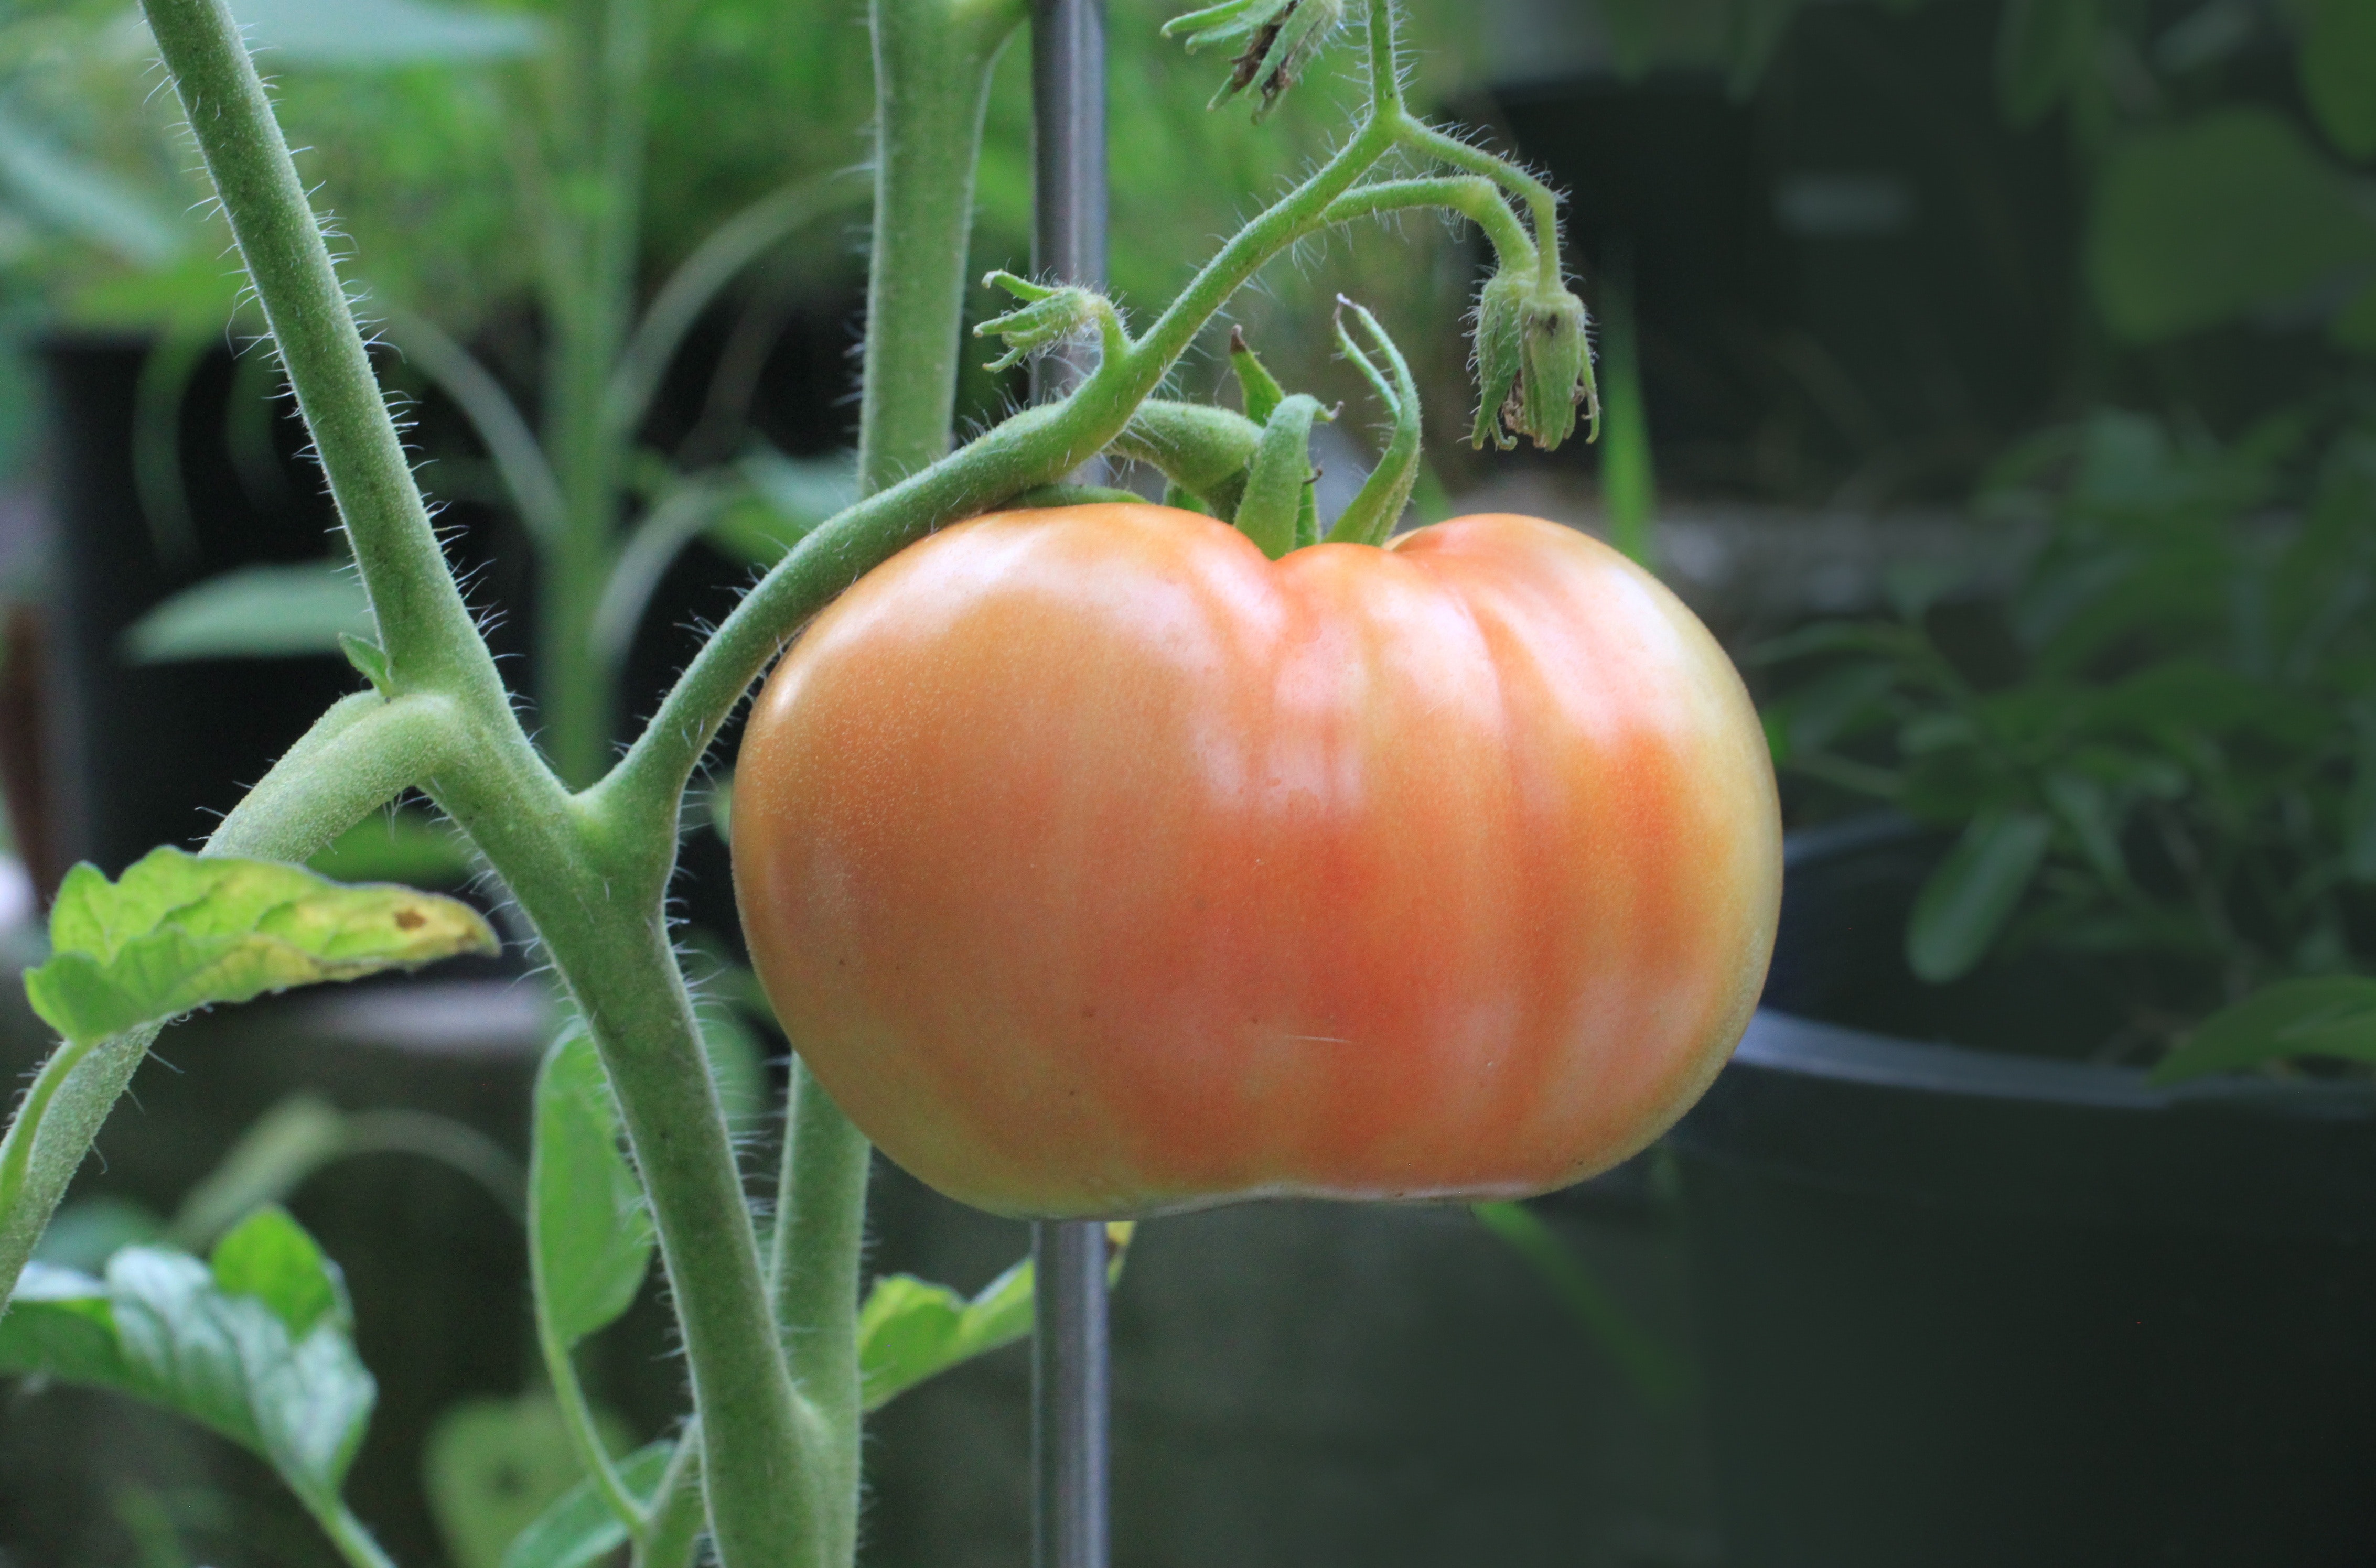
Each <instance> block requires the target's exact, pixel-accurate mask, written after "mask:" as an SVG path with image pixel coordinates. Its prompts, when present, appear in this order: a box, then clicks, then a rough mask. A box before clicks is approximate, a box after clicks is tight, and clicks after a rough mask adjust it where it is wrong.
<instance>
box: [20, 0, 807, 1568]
mask: <svg viewBox="0 0 2376 1568" xmlns="http://www.w3.org/2000/svg"><path fill="white" fill-rule="evenodd" d="M620 3H621V4H623V5H626V4H634V3H638V0H620ZM147 9H148V18H149V21H150V26H151V28H152V30H154V32H155V33H156V36H157V40H158V43H159V46H160V50H161V51H162V52H163V53H164V56H165V61H166V65H167V66H168V68H169V69H170V70H171V72H172V76H173V78H174V83H175V89H176V90H177V91H178V92H179V93H180V95H181V97H182V101H183V103H184V107H185V108H186V109H187V111H188V113H189V118H190V122H191V125H192V127H193V129H194V130H195V132H196V136H197V139H198V144H199V148H200V149H201V151H202V152H203V153H204V154H205V156H206V160H207V164H208V172H209V173H210V174H211V175H212V176H213V179H214V182H215V186H216V189H217V190H218V192H220V195H221V196H222V200H223V206H224V208H225V210H226V212H227V213H228V215H229V217H230V219H231V222H232V232H233V234H234V235H235V236H237V238H238V240H239V243H240V248H241V251H242V253H243V255H244V256H245V258H246V259H247V262H248V265H249V270H250V273H251V276H252V277H253V278H254V280H255V286H256V291H257V293H258V295H259V296H260V298H261V300H262V302H263V305H264V309H265V313H266V317H267V321H268V322H269V323H270V324H271V326H272V327H273V330H274V333H275V336H276V339H277V341H278V343H279V349H280V351H281V355H282V359H283V361H284V362H285V363H286V365H287V366H288V369H289V373H290V377H291V382H292V383H293V385H294V386H295V387H296V389H297V394H298V399H299V404H300V408H301V410H303V413H304V415H305V418H306V422H307V424H308V426H309V428H310V429H311V431H312V433H313V435H314V440H315V447H316V449H317V451H318V452H319V453H320V456H321V460H322V465H323V468H324V469H325V471H326V472H327V475H328V477H329V481H330V488H331V492H332V493H333V495H334V496H335V497H336V498H337V500H338V502H339V512H340V516H341V517H343V519H344V520H345V522H346V524H347V528H348V530H349V533H350V537H351V538H352V540H353V543H354V551H355V557H356V560H357V562H358V563H359V564H360V565H361V567H362V575H363V580H364V583H365V585H366V587H367V588H368V589H369V590H370V593H371V596H372V602H373V608H374V612H375V613H376V615H377V618H378V621H379V626H380V632H381V636H382V638H383V640H384V642H385V644H386V655H387V663H388V666H389V671H390V676H389V681H390V684H391V685H392V686H393V687H394V688H396V689H397V690H398V691H400V692H406V693H410V692H415V691H422V692H424V693H425V694H430V695H442V696H443V697H444V698H446V699H447V700H450V701H451V702H452V704H453V706H454V707H455V709H456V715H455V718H456V722H455V726H454V728H455V729H456V730H457V731H459V733H458V734H457V735H456V736H455V737H454V744H453V746H452V748H451V751H450V753H449V754H445V755H441V756H440V757H439V758H438V759H437V760H436V762H435V765H434V767H433V768H432V770H431V771H430V773H429V774H428V776H427V777H426V778H422V780H421V782H422V785H423V787H424V788H426V789H427V790H429V791H430V793H431V794H432V795H433V796H434V798H435V799H436V800H437V801H438V802H439V803H440V804H441V805H443V806H445V807H446V810H448V811H449V812H450V813H451V814H453V815H454V817H455V819H456V820H457V822H459V823H460V824H461V826H462V827H463V828H464V830H465V831H466V832H468V833H469V835H470V837H471V839H472V841H473V842H474V843H475V844H476V845H477V846H478V847H479V849H481V851H482V852H483V853H485V854H486V856H487V858H488V860H489V861H491V862H492V863H493V865H494V867H495V869H496V871H497V872H498V873H501V874H502V876H503V877H504V879H505V882H506V883H507V884H508V885H510V887H511V888H512V890H513V891H514V892H515V894H516V895H517V897H518V898H519V900H520V903H521V905H522V907H523V908H524V909H526V911H527V913H528V915H529V919H530V920H532V921H534V922H535V923H536V926H537V929H538V931H539V932H540V933H541V935H542V936H543V938H544V939H545V941H546V943H547V944H548V946H549V947H550V949H551V951H552V956H553V958H554V960H555V963H556V966H557V967H558V968H559V969H560V970H561V972H562V975H563V977H564V980H566V981H567V982H568V985H569V988H570V991H571V993H572V996H573V999H574V1000H575V1001H576V1004H577V1006H578V1008H579V1010H580V1012H581V1013H582V1015H583V1016H584V1017H585V1019H586V1021H587V1023H588V1027H589V1029H590V1030H591V1032H592V1034H593V1036H594V1039H595V1041H596V1043H597V1044H598V1045H599V1046H600V1048H601V1051H602V1056H603V1063H604V1065H605V1067H606V1068H607V1069H608V1070H609V1072H610V1074H611V1077H612V1085H613V1087H614V1088H615V1089H616V1090H617V1092H618V1096H619V1100H620V1106H621V1110H622V1111H623V1113H624V1120H625V1122H626V1124H627V1129H628V1134H629V1138H630V1140H631V1142H632V1144H633V1146H634V1149H635V1154H636V1162H637V1164H638V1166H639V1168H640V1169H641V1170H643V1172H644V1175H645V1180H646V1182H647V1187H648V1189H649V1192H650V1194H651V1198H652V1210H653V1218H654V1227H655V1229H656V1230H657V1231H658V1232H659V1241H660V1250H661V1255H662V1257H663V1259H664V1260H665V1262H666V1264H667V1266H668V1270H669V1276H670V1281H671V1286H672V1288H673V1290H674V1294H675V1300H676V1304H677V1309H678V1316H679V1321H680V1323H681V1324H682V1325H683V1331H684V1343H685V1351H686V1360H687V1363H688V1365H689V1367H690V1370H691V1372H692V1375H693V1384H694V1390H695V1399H696V1401H697V1402H698V1404H699V1406H700V1409H701V1414H702V1420H703V1430H704V1431H705V1432H706V1433H707V1436H708V1446H707V1448H706V1449H705V1460H706V1462H705V1464H704V1465H703V1469H702V1474H703V1483H704V1491H705V1492H706V1494H707V1500H708V1504H709V1515H710V1522H711V1526H712V1529H713V1534H714V1538H715V1541H716V1544H717V1548H718V1552H719V1558H720V1560H721V1562H723V1563H724V1564H726V1568H760V1565H763V1564H764V1565H766V1568H778V1565H781V1564H786V1563H790V1564H794V1565H797V1568H823V1564H825V1563H826V1562H827V1561H829V1560H828V1558H827V1557H826V1555H825V1554H824V1552H823V1551H822V1550H821V1546H820V1541H819V1539H818V1536H817V1533H816V1532H817V1529H818V1520H819V1518H820V1517H821V1515H822V1514H823V1513H824V1510H822V1509H820V1508H819V1507H818V1506H816V1500H815V1498H814V1495H813V1492H812V1491H811V1487H810V1484H809V1478H810V1476H811V1475H812V1474H813V1473H814V1467H813V1466H812V1465H811V1464H810V1462H809V1461H810V1456H811V1455H813V1454H814V1450H815V1447H816V1441H815V1431H814V1417H813V1415H812V1413H811V1412H809V1411H808V1410H807V1409H805V1408H803V1407H802V1402H801V1400H800V1398H799V1396H798V1395H797V1394H796V1392H795V1391H794V1389H793V1387H792V1381H791V1377H790V1372H789V1370H788V1369H787V1367H786V1365H785V1362H784V1358H783V1352H782V1348H781V1346H780V1343H779V1341H778V1337H777V1334H776V1328H775V1318H774V1313H773V1311H772V1304H771V1302H770V1300H769V1296H768V1292H767V1289H766V1280H765V1277H764V1275H763V1272H762V1270H761V1267H760V1263H759V1249H758V1242H757V1237H756V1236H755V1234H754V1231H753V1229H752V1227H751V1223H750V1218H749V1216H748V1214H747V1213H746V1212H745V1210H744V1207H743V1191H742V1183H741V1177H740V1174H739V1172H738V1171H737V1170H736V1168H735V1164H734V1158H733V1151H732V1149H731V1146H730V1145H729V1143H728V1140H727V1134H726V1128H725V1123H724V1119H723V1117H722V1116H721V1115H720V1114H719V1110H718V1106H717V1102H716V1095H715V1093H714V1091H713V1090H712V1088H711V1087H710V1080H709V1075H708V1071H707V1063H706V1062H705V1060H704V1058H703V1055H702V1052H701V1048H700V1044H699V1036H698V1033H697V1031H696V1029H695V1024H694V1019H693V1013H692V1006H691V1003H690V1000H689V998H688V997H687V996H686V993H685V990H684V984H683V977H682V976H681V974H680V973H679V971H678V969H677V967H676V961H675V955H674V953H673V952H672V951H671V947H670V944H669V941H668V935H667V920H666V915H665V911H664V909H663V903H662V900H663V896H664V894H665V891H666V885H667V879H668V872H669V869H670V867H671V864H672V862H673V859H674V853H673V851H674V830H675V820H676V811H675V802H674V801H673V800H671V802H668V804H667V806H666V808H665V810H664V811H663V812H662V813H661V814H659V816H658V817H656V818H647V819H646V820H643V821H639V822H637V823H636V824H634V825H632V826H633V827H634V828H641V829H646V830H647V832H646V833H645V834H644V835H643V836H642V837H636V835H635V834H633V833H632V832H628V833H625V834H624V835H623V833H622V831H621V828H622V825H620V824H618V823H616V822H614V821H612V820H610V819H608V818H605V817H603V816H602V815H600V814H598V813H596V812H594V811H593V810H591V809H590V808H589V807H588V804H587V803H586V802H583V801H580V800H576V799H573V798H572V797H571V796H569V794H568V793H567V792H566V791H565V790H564V789H563V788H562V786H561V784H560V782H559V781H558V780H557V779H556V778H554V777H553V775H552V772H551V771H550V770H549V769H547V768H546V766H544V764H543V763H542V762H541V760H540V759H539V758H538V757H537V756H536V754H534V752H533V751H532V749H531V748H530V747H529V744H528V742H527V738H526V736H525V735H524V734H523V733H522V732H521V731H520V730H519V727H518V725H517V722H516V721H515V720H514V719H513V718H512V714H511V710H510V707H509V703H508V699H507V698H506V696H505V692H504V689H503V685H502V683H501V681H500V680H499V679H498V678H497V676H496V673H495V670H494V663H493V659H492V658H491V657H490V656H489V654H488V652H487V649H486V647H485V645H484V644H483V643H482V642H481V641H480V639H479V637H478V635H477V631H476V629H475V627H474V626H473V625H472V624H471V621H470V617H469V612H468V611H467V610H466V609H465V608H464V606H463V603H462V600H461V595H460V593H459V591H458V590H457V588H456V587H455V584H454V580H453V578H452V576H451V575H450V574H449V573H448V572H447V571H446V564H445V561H444V559H443V558H442V556H441V554H440V552H439V551H438V548H437V543H436V539H435V536H434V534H433V533H432V531H431V529H430V526H429V519H428V516H427V513H426V510H425V509H424V508H423V507H422V504H421V499H420V494H419V493H418V491H416V490H415V489H414V488H413V485H412V481H411V475H410V470H409V469H408V467H407V465H406V463H405V460H404V454H403V450H402V448H401V446H400V445H399V444H398V440H397V436H396V431H395V427H394V425H393V424H392V423H391V422H389V420H388V418H387V414H386V410H385V409H384V408H383V407H382V406H381V403H380V399H379V391H378V387H377V386H376V385H375V383H374V380H373V378H372V374H371V366H370V362H369V361H368V359H367V358H366V356H365V354H364V352H363V347H362V339H361V337H360V336H359V335H358V334H357V333H356V331H355V329H354V323H353V319H352V316H351V315H350V312H349V310H348V308H347V303H346V299H345V296H344V294H343V293H342V292H341V291H340V289H339V281H338V277H337V274H336V273H335V271H334V270H333V269H332V267H331V265H330V259H329V255H328V252H327V249H326V248H325V247H324V245H323V244H322V239H321V235H320V233H319V232H318V231H317V229H316V228H315V223H314V219H313V214H312V212H311V210H310V209H309V208H308V207H307V205H306V202H305V198H304V193H303V189H302V188H301V187H300V186H299V184H298V181H297V175H296V171H295V170H294V168H293V167H292V166H291V163H290V160H289V154H288V148H287V145H286V143H285V142H284V141H283V140H282V138H281V136H280V133H279V127H278V126H277V125H275V124H274V123H273V119H272V113H271V108H270V105H269V103H268V102H267V100H266V97H265V94H264V89H263V87H262V84H261V83H260V82H258V80H257V79H256V76H255V69H254V67H253V66H252V65H250V63H249V61H248V59H247V55H246V53H245V50H244V47H243V45H242V44H241V42H240V39H239V34H238V30H237V26H236V24H235V23H234V22H233V20H232V17H231V15H230V13H229V12H228V11H227V10H226V9H225V8H224V6H222V4H221V0H147ZM614 150H615V149H614ZM594 385H595V389H596V391H597V393H598V394H599V392H600V383H599V382H596V383H595V384H594ZM391 706H392V705H391ZM284 766H285V767H293V766H294V764H293V761H292V763H291V764H284ZM276 771H279V770H276ZM304 771H305V772H306V773H307V774H308V776H309V778H325V779H327V783H326V784H325V787H326V788H330V789H333V790H337V789H344V788H346V787H347V781H346V780H345V779H343V778H339V777H338V773H339V770H338V769H337V768H335V767H334V766H332V761H331V759H329V758H327V757H325V756H315V757H313V758H310V759H308V760H307V763H306V766H305V769H304ZM243 814H245V815H246V817H247V820H249V821H251V822H258V823H259V825H260V826H269V823H268V821H262V820H260V819H259V817H258V815H257V814H255V813H249V812H248V811H247V808H242V812H241V813H234V814H233V818H232V822H227V823H226V824H225V825H224V826H225V829H226V831H227V833H228V831H229V830H230V829H231V828H232V826H233V825H234V824H235V823H237V822H239V821H240V819H241V817H242V816H243ZM314 820H318V817H317V818H315V819H314ZM315 847H318V846H315ZM259 849H260V850H261V851H262V852H266V853H271V852H274V846H273V845H272V844H271V842H270V839H269V836H268V835H267V837H266V838H265V839H264V840H262V841H260V842H258V843H256V845H255V848H253V849H250V852H257V850H259ZM279 852H283V853H286V852H288V851H287V850H281V851H279ZM298 852H299V853H301V854H302V853H304V852H309V851H307V850H303V849H300V850H299V851H298ZM132 1059H133V1060H137V1055H136V1056H134V1057H133V1058H132ZM105 1065H106V1066H107V1069H108V1073H109V1075H110V1076H111V1077H112V1078H113V1084H112V1085H111V1086H110V1089H111V1092H109V1093H108V1094H106V1095H105V1097H104V1099H105V1100H106V1101H108V1102H112V1100H113V1092H112V1091H113V1088H116V1087H121V1079H122V1077H124V1076H128V1075H129V1064H128V1063H125V1064H123V1065H122V1067H121V1072H120V1074H119V1073H118V1071H117V1063H116V1061H115V1058H114V1057H112V1056H111V1057H110V1059H109V1062H108V1063H106V1064H105ZM92 1066H93V1064H92V1063H86V1064H85V1067H84V1068H83V1069H80V1070H78V1072H77V1077H79V1076H82V1075H84V1074H86V1073H89V1072H90V1071H91V1070H92ZM67 1087H68V1089H69V1090H71V1089H72V1088H73V1087H74V1086H73V1085H72V1084H69V1085H68V1086H67ZM90 1098H92V1099H94V1101H96V1100H97V1099H98V1098H99V1097H90ZM104 1108H105V1107H104V1104H103V1103H101V1104H97V1107H96V1109H97V1113H99V1114H103V1112H104ZM91 1125H92V1127H93V1128H94V1129H95V1126H96V1122H95V1120H94V1121H93V1122H92V1123H91ZM84 1146H87V1138H86V1140H85V1145H84ZM80 1152H81V1146H77V1149H76V1151H75V1159H76V1161H77V1162H78V1161H79V1158H80ZM40 1158H41V1157H40V1154H39V1152H38V1151H37V1154H36V1161H37V1163H39V1162H40Z"/></svg>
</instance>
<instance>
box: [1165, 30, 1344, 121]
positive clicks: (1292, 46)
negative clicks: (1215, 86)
mask: <svg viewBox="0 0 2376 1568" xmlns="http://www.w3.org/2000/svg"><path fill="white" fill-rule="evenodd" d="M1344 19H1345V5H1344V0H1221V4H1219V5H1218V6H1206V7H1205V8H1204V9H1202V10H1198V11H1190V12H1188V13H1187V14H1186V15H1184V16H1179V17H1174V18H1171V20H1170V21H1168V22H1166V23H1164V24H1163V36H1164V37H1166V38H1177V37H1178V36H1179V35H1181V34H1182V33H1186V34H1187V35H1188V41H1187V45H1186V47H1187V50H1188V53H1191V54H1194V53H1196V51H1198V50H1200V49H1209V48H1211V47H1212V46H1213V45H1215V44H1218V43H1229V44H1241V45H1242V46H1243V47H1242V49H1241V51H1240V53H1238V55H1237V57H1236V58H1234V59H1233V60H1231V61H1230V79H1229V80H1228V81H1226V82H1224V83H1222V84H1221V90H1220V91H1219V92H1218V93H1216V94H1214V95H1213V102H1212V105H1211V106H1212V107H1213V108H1215V109H1218V108H1219V107H1220V106H1221V105H1222V104H1224V103H1227V102H1228V101H1230V99H1232V98H1235V97H1236V96H1237V95H1238V94H1240V93H1241V92H1243V91H1245V90H1246V89H1248V88H1250V87H1255V88H1259V89H1260V90H1261V93H1262V101H1261V102H1260V103H1259V104H1257V105H1256V106H1255V108H1254V118H1255V119H1257V120H1260V119H1262V118H1263V117H1264V116H1265V115H1267V114H1268V113H1270V112H1271V110H1272V109H1274V108H1275V107H1277V103H1278V100H1279V96H1280V94H1282V93H1284V92H1286V91H1287V89H1289V88H1291V87H1293V86H1294V85H1295V83H1296V79H1297V77H1301V75H1302V74H1303V68H1304V66H1305V65H1309V64H1310V63H1311V61H1312V57H1313V55H1315V54H1317V53H1320V50H1321V47H1322V46H1323V45H1324V44H1325V43H1326V42H1328V35H1329V34H1331V33H1333V32H1335V31H1336V30H1337V24H1339V23H1340V22H1342V21H1343V20H1344Z"/></svg>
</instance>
